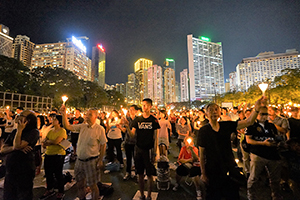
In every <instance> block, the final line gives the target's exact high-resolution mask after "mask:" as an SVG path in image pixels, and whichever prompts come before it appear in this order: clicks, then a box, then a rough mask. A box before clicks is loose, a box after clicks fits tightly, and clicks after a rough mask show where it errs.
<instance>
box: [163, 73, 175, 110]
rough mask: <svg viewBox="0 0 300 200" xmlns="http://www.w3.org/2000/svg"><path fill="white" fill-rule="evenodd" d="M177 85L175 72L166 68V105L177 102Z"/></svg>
mask: <svg viewBox="0 0 300 200" xmlns="http://www.w3.org/2000/svg"><path fill="white" fill-rule="evenodd" d="M175 85H176V83H175V70H174V69H172V68H166V69H165V71H164V94H165V95H164V99H165V103H166V104H169V103H172V102H176V90H175Z"/></svg>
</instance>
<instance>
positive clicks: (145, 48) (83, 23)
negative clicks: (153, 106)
mask: <svg viewBox="0 0 300 200" xmlns="http://www.w3.org/2000/svg"><path fill="white" fill-rule="evenodd" d="M1 7H2V8H3V12H1V14H0V23H2V24H4V25H6V26H8V27H9V29H10V36H11V37H16V35H26V36H28V37H30V40H31V41H32V42H34V43H36V44H42V43H47V42H57V41H62V40H64V39H65V38H70V37H71V36H72V35H74V36H77V37H78V36H87V37H89V38H90V41H89V44H88V48H89V51H91V49H92V46H95V45H96V44H97V43H102V44H103V46H104V47H105V48H106V53H107V54H106V55H107V63H106V64H107V65H106V66H107V70H106V72H107V73H106V83H107V84H115V83H117V82H126V81H127V75H129V74H130V73H132V72H133V71H134V67H133V66H134V65H133V64H134V62H135V61H136V60H137V59H138V58H141V57H145V58H148V59H151V60H153V63H154V64H157V65H161V66H162V65H163V62H164V61H165V58H172V59H174V60H175V61H176V80H179V73H180V71H182V70H183V69H184V68H188V62H187V45H186V36H187V35H188V34H193V35H194V36H195V37H198V36H200V35H203V36H207V37H209V38H211V39H212V41H215V42H222V46H223V55H224V71H225V73H224V75H225V79H227V78H228V77H229V73H230V72H232V71H235V67H236V65H237V64H238V63H240V62H241V61H242V59H243V58H245V57H255V56H256V55H258V54H259V53H261V52H265V51H274V52H275V53H280V52H284V51H285V50H286V49H297V50H299V35H300V27H299V26H297V24H299V22H300V13H299V8H300V2H299V1H290V2H289V3H286V1H283V0H276V1H271V0H265V1H258V0H254V1H251V2H248V1H239V2H236V1H226V2H224V1H220V0H214V1H203V2H198V1H189V2H182V1H178V2H176V3H175V2H172V1H151V2H140V1H130V2H129V1H122V2H117V1H108V0H104V1H92V2H87V3H85V2H84V1H72V4H70V3H68V1H60V2H59V3H57V2H52V1H45V2H44V1H43V2H41V1H35V0H31V1H22V2H20V1H17V2H11V1H6V2H3V3H1ZM89 57H90V58H91V54H89ZM116 71H117V72H118V73H119V74H120V75H121V76H120V77H118V78H119V79H118V80H116V79H115V78H114V74H115V73H114V72H116Z"/></svg>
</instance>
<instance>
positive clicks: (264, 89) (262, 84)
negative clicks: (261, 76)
mask: <svg viewBox="0 0 300 200" xmlns="http://www.w3.org/2000/svg"><path fill="white" fill-rule="evenodd" d="M258 87H259V89H260V90H261V91H262V94H263V96H265V92H266V90H267V88H268V83H261V84H259V85H258Z"/></svg>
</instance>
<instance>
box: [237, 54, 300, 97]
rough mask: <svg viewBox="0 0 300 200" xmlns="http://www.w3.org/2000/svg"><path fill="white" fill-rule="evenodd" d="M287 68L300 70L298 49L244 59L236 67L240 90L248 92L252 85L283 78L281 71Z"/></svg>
mask: <svg viewBox="0 0 300 200" xmlns="http://www.w3.org/2000/svg"><path fill="white" fill-rule="evenodd" d="M286 68H290V69H295V68H300V53H299V52H298V51H297V50H296V49H288V50H286V52H285V53H277V54H274V52H273V51H270V52H262V53H259V54H258V55H257V56H255V57H249V58H244V59H243V60H242V62H241V63H239V64H238V65H237V66H236V84H237V87H238V90H242V91H245V90H248V88H249V87H250V86H251V85H253V84H255V83H259V82H262V81H266V80H267V79H269V80H271V81H273V80H274V78H275V77H276V76H281V75H282V72H281V70H283V69H286Z"/></svg>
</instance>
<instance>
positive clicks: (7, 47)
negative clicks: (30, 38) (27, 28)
mask: <svg viewBox="0 0 300 200" xmlns="http://www.w3.org/2000/svg"><path fill="white" fill-rule="evenodd" d="M13 41H14V39H13V38H12V37H10V36H9V28H8V27H7V26H5V25H3V24H0V55H3V56H7V57H10V58H11V57H12V44H13Z"/></svg>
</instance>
